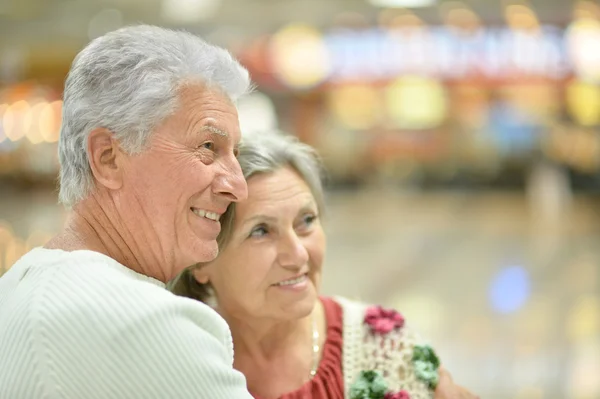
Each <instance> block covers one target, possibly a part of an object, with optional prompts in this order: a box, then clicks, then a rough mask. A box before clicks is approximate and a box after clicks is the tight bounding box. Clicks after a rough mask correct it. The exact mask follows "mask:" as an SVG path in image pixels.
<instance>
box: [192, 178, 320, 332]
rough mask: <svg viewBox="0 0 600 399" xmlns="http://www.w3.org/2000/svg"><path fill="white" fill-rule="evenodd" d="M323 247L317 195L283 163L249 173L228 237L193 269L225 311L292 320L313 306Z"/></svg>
mask: <svg viewBox="0 0 600 399" xmlns="http://www.w3.org/2000/svg"><path fill="white" fill-rule="evenodd" d="M324 253H325V235H324V233H323V229H322V227H321V223H320V219H319V215H318V208H317V203H316V201H315V198H314V197H313V195H312V192H311V190H310V188H309V187H308V185H307V184H306V183H305V182H304V180H303V179H302V178H301V177H300V176H299V175H298V174H297V173H296V172H295V171H294V170H293V169H291V168H282V169H279V170H277V171H276V172H273V173H266V174H259V175H256V176H253V177H251V178H250V179H249V181H248V199H247V200H245V201H242V202H240V203H238V204H237V206H236V214H235V220H234V221H233V232H232V235H231V239H230V241H229V243H228V244H227V246H226V248H225V249H224V250H223V251H222V252H221V253H220V254H219V256H218V258H217V259H216V260H215V261H213V262H211V263H210V264H209V265H208V266H206V267H204V268H202V269H199V270H196V271H195V272H194V273H195V276H196V278H197V279H198V281H200V282H203V283H205V282H207V281H210V282H211V283H212V285H213V287H214V289H215V291H216V295H217V301H218V306H219V309H220V310H221V311H222V312H224V313H225V314H227V315H230V316H233V317H236V318H246V317H252V318H267V319H273V320H291V319H297V318H301V317H304V316H307V315H308V314H309V313H310V312H311V311H312V309H313V306H314V304H315V301H316V299H317V292H318V288H319V283H320V279H321V265H322V263H323V256H324Z"/></svg>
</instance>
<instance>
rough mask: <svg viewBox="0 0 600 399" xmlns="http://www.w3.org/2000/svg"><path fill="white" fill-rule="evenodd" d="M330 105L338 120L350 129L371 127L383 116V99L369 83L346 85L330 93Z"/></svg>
mask: <svg viewBox="0 0 600 399" xmlns="http://www.w3.org/2000/svg"><path fill="white" fill-rule="evenodd" d="M329 107H330V108H331V111H332V113H333V115H334V116H335V117H336V118H337V119H338V121H339V122H340V123H341V124H342V125H344V126H345V127H346V128H349V129H356V130H361V129H369V128H371V127H373V126H374V125H375V123H376V122H377V121H378V120H379V118H380V116H381V112H380V110H381V101H380V98H379V93H378V92H377V90H376V89H374V88H373V87H372V86H369V85H360V84H355V85H344V86H340V87H338V88H335V89H333V90H331V91H330V93H329Z"/></svg>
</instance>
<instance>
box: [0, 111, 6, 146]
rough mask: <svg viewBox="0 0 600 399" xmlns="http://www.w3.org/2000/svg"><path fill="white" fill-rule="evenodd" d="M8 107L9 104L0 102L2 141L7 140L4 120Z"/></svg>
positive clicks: (0, 132) (0, 137)
mask: <svg viewBox="0 0 600 399" xmlns="http://www.w3.org/2000/svg"><path fill="white" fill-rule="evenodd" d="M7 108H8V104H0V143H2V142H3V141H4V140H6V135H5V134H4V125H3V123H2V121H3V120H4V112H5V111H6V109H7Z"/></svg>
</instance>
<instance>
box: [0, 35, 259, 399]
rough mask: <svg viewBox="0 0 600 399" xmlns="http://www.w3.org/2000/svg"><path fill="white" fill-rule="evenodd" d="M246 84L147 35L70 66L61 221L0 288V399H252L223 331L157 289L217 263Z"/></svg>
mask: <svg viewBox="0 0 600 399" xmlns="http://www.w3.org/2000/svg"><path fill="white" fill-rule="evenodd" d="M249 85H250V82H249V78H248V73H247V72H246V70H245V69H244V68H242V67H241V66H240V65H239V64H238V62H237V61H235V60H234V59H233V58H232V57H231V56H230V54H229V53H227V52H226V51H225V50H223V49H221V48H218V47H215V46H212V45H209V44H207V43H205V42H204V41H202V40H201V39H199V38H197V37H195V36H193V35H191V34H188V33H184V32H175V31H170V30H166V29H161V28H158V27H152V26H134V27H128V28H123V29H120V30H117V31H115V32H112V33H109V34H107V35H105V36H103V37H100V38H98V39H96V40H94V41H92V42H91V43H90V44H89V45H88V46H87V47H86V48H84V49H83V50H82V51H81V52H80V53H79V55H77V57H76V58H75V60H74V62H73V65H72V67H71V70H70V72H69V75H68V78H67V81H66V87H65V92H64V105H63V107H64V108H63V120H62V130H61V135H60V141H59V156H60V164H61V172H60V194H59V195H60V200H61V201H62V203H63V204H65V205H66V206H67V207H69V208H71V213H70V217H69V219H68V221H67V222H66V226H65V228H64V230H63V231H62V232H61V233H60V234H59V235H57V236H56V237H54V238H53V239H52V240H51V241H50V242H48V243H47V245H46V246H45V247H44V248H36V249H34V250H32V251H31V252H29V253H28V254H26V255H25V256H24V257H23V258H21V259H20V260H19V261H18V262H17V263H16V264H15V265H14V266H13V267H12V268H11V269H10V270H9V271H8V272H7V273H6V274H5V275H4V276H3V277H2V278H1V279H0V398H6V399H8V398H11V399H25V398H42V397H43V398H73V399H83V398H86V399H90V398H135V399H137V398H144V399H148V398H182V399H183V398H185V399H189V398H205V399H232V398H250V395H249V393H248V391H247V389H246V383H245V379H244V376H243V375H242V374H241V373H240V372H238V371H235V370H234V369H233V367H232V363H233V348H232V342H231V334H230V332H229V329H228V326H227V324H226V323H225V321H224V320H223V319H222V318H221V317H220V316H219V315H218V314H217V313H216V312H215V311H214V310H212V309H211V308H210V307H208V306H206V305H204V304H201V303H199V302H197V301H192V300H189V299H186V298H181V297H178V296H175V295H173V294H172V293H171V292H169V291H168V290H166V289H165V282H166V281H168V280H170V279H172V278H173V277H174V276H176V275H177V274H178V273H179V272H181V271H182V270H183V269H184V268H185V267H187V266H189V265H190V264H194V263H197V262H205V261H210V260H212V259H213V258H214V257H215V256H216V254H217V250H218V246H217V241H216V238H217V235H218V234H219V231H220V223H219V218H220V216H221V214H222V213H223V212H224V211H225V210H226V209H227V207H228V205H229V204H230V203H232V202H235V201H238V200H242V199H245V198H246V196H247V186H246V182H245V180H244V178H243V175H242V173H241V170H240V166H239V163H238V161H237V160H236V154H237V146H238V141H239V139H240V129H239V125H238V118H237V111H236V107H235V105H234V102H235V101H236V99H237V98H238V97H240V96H241V95H242V94H244V93H245V92H246V91H247V90H248V87H249ZM191 381H194V383H193V384H190V382H191Z"/></svg>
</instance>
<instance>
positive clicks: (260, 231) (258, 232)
mask: <svg viewBox="0 0 600 399" xmlns="http://www.w3.org/2000/svg"><path fill="white" fill-rule="evenodd" d="M265 235H267V228H266V227H265V226H257V227H255V228H253V229H252V231H251V232H250V237H255V238H259V237H263V236H265Z"/></svg>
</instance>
